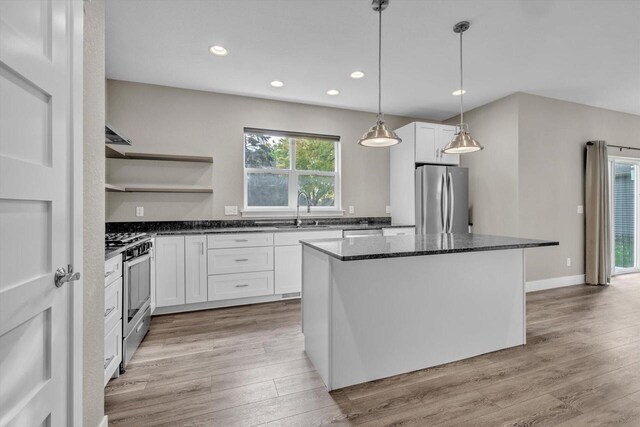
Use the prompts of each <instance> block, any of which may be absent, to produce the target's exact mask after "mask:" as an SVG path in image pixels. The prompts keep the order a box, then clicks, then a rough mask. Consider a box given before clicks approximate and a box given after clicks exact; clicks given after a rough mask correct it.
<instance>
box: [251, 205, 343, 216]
mask: <svg viewBox="0 0 640 427" xmlns="http://www.w3.org/2000/svg"><path fill="white" fill-rule="evenodd" d="M344 212H345V211H343V210H341V209H337V210H313V209H312V210H311V213H307V210H306V207H305V208H304V212H303V207H302V206H301V207H300V218H339V217H342V216H344ZM240 213H241V214H242V217H243V218H283V219H293V218H295V217H296V211H289V210H286V211H270V210H262V209H260V210H253V209H244V210H242V211H241V212H240Z"/></svg>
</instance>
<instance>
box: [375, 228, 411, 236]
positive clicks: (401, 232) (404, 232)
mask: <svg viewBox="0 0 640 427" xmlns="http://www.w3.org/2000/svg"><path fill="white" fill-rule="evenodd" d="M411 234H416V228H415V227H394V228H383V229H382V235H383V236H408V235H411Z"/></svg>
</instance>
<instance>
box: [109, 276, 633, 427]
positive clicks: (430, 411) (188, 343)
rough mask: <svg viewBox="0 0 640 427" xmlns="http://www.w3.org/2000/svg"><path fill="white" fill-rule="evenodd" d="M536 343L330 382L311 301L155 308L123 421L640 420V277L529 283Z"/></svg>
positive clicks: (530, 328) (114, 403) (122, 403)
mask: <svg viewBox="0 0 640 427" xmlns="http://www.w3.org/2000/svg"><path fill="white" fill-rule="evenodd" d="M527 320H528V322H527V343H528V344H527V345H526V346H522V347H516V348H512V349H507V350H503V351H499V352H495V353H490V354H486V355H482V356H478V357H475V358H472V359H468V360H464V361H460V362H455V363H451V364H448V365H443V366H438V367H435V368H431V369H425V370H422V371H417V372H412V373H409V374H404V375H399V376H396V377H392V378H386V379H382V380H378V381H374V382H370V383H366V384H361V385H358V386H352V387H348V388H345V389H342V390H337V391H335V392H332V393H328V392H327V391H326V389H325V388H324V385H323V383H322V381H321V379H320V378H319V376H318V375H317V374H316V372H315V370H314V368H313V365H312V364H311V363H310V362H309V360H308V359H307V358H306V356H305V353H304V341H303V336H302V334H301V332H300V304H299V303H298V302H278V303H270V304H260V305H253V306H244V307H234V308H225V309H218V310H209V311H200V312H194V313H184V314H176V315H167V316H159V317H155V318H153V320H152V323H151V330H150V332H149V334H148V335H147V337H146V339H145V340H144V342H143V343H142V345H141V347H140V348H139V350H138V352H137V353H136V354H135V356H134V357H133V360H132V361H131V363H130V365H129V367H128V369H127V372H126V373H125V374H124V375H122V376H121V377H120V378H117V379H114V380H112V381H111V382H110V383H109V384H108V386H107V388H106V390H105V395H106V397H105V400H106V401H105V410H106V413H107V415H108V416H109V424H110V425H113V426H235V425H238V426H253V425H269V426H311V425H325V424H339V425H370V426H388V425H402V426H406V425H419V426H435V425H443V426H534V425H535V426H556V425H557V426H605V425H616V426H618V425H629V426H631V425H633V426H640V275H626V276H620V277H619V278H615V279H614V283H613V284H612V285H611V286H608V287H590V286H572V287H567V288H561V289H554V290H548V291H542V292H536V293H531V294H528V295H527Z"/></svg>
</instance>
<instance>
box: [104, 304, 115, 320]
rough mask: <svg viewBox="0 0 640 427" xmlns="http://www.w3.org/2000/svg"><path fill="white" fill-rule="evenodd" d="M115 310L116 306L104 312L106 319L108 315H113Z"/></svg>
mask: <svg viewBox="0 0 640 427" xmlns="http://www.w3.org/2000/svg"><path fill="white" fill-rule="evenodd" d="M115 309H116V306H115V305H114V306H113V307H111V308H109V309H107V310H105V311H104V317H107V316H108V315H110V314H111V312H112V311H113V310H115Z"/></svg>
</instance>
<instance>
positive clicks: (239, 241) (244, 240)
mask: <svg viewBox="0 0 640 427" xmlns="http://www.w3.org/2000/svg"><path fill="white" fill-rule="evenodd" d="M248 241H249V239H236V242H237V243H242V242H248Z"/></svg>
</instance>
